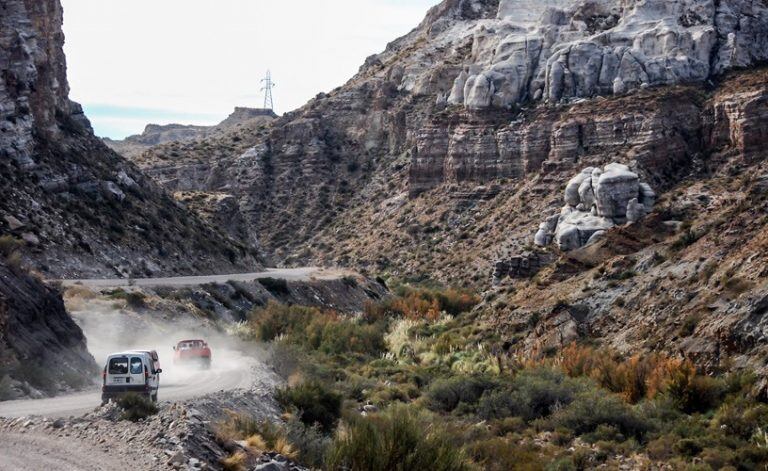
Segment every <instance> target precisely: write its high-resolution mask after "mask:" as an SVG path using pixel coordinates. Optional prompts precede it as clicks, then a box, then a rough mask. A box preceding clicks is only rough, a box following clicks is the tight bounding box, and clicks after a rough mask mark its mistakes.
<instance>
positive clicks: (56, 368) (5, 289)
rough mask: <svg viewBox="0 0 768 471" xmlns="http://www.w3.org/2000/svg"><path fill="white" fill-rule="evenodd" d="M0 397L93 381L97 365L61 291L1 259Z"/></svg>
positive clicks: (42, 392)
mask: <svg viewBox="0 0 768 471" xmlns="http://www.w3.org/2000/svg"><path fill="white" fill-rule="evenodd" d="M0 360H2V361H1V362H0V364H1V365H2V366H0V400H6V399H12V398H14V397H20V396H28V395H32V396H40V395H50V394H55V393H56V392H58V391H62V390H72V389H77V388H82V387H85V386H91V385H93V383H94V382H95V380H96V379H97V378H98V367H97V366H96V362H95V361H94V359H93V357H92V356H91V354H90V353H88V349H87V348H86V342H85V336H84V335H83V332H82V331H81V330H80V327H78V326H77V324H75V322H74V321H73V320H72V318H71V317H70V316H69V314H67V312H66V310H65V309H64V302H63V301H62V299H61V295H60V294H59V293H57V292H56V291H55V290H53V289H51V288H48V287H46V286H45V285H43V284H42V283H41V282H40V281H38V280H36V279H34V278H32V277H31V276H29V275H27V274H25V273H23V272H21V271H19V270H18V269H16V268H13V269H12V268H10V267H8V266H7V265H6V263H5V262H4V261H3V262H0Z"/></svg>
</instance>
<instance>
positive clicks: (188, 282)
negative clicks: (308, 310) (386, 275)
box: [50, 267, 351, 288]
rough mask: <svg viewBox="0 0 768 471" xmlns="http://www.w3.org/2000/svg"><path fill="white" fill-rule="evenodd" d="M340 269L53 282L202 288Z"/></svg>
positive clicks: (330, 275) (330, 274) (318, 275)
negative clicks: (206, 285)
mask: <svg viewBox="0 0 768 471" xmlns="http://www.w3.org/2000/svg"><path fill="white" fill-rule="evenodd" d="M349 274H351V272H345V271H343V270H337V269H327V268H318V267H302V268H267V269H266V270H265V271H261V272H255V273H237V274H232V275H202V276H179V277H171V278H110V279H94V280H50V281H54V282H58V283H61V284H62V285H63V286H66V287H69V286H80V285H81V286H88V287H92V288H119V287H127V286H143V287H147V288H151V287H159V286H198V285H204V284H208V283H226V282H227V281H243V282H247V281H254V280H258V279H259V278H278V279H283V280H287V281H310V280H312V279H317V280H333V279H337V278H341V277H343V276H345V275H349Z"/></svg>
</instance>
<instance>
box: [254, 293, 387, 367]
mask: <svg viewBox="0 0 768 471" xmlns="http://www.w3.org/2000/svg"><path fill="white" fill-rule="evenodd" d="M248 323H249V326H250V329H251V331H252V332H254V334H255V336H256V338H257V339H258V340H262V341H265V342H268V341H272V340H275V339H277V338H283V339H284V340H285V341H286V342H288V343H291V344H295V345H300V346H302V347H304V348H307V349H311V350H319V351H322V352H324V353H329V354H342V353H349V352H354V353H364V354H369V355H373V356H378V355H379V354H380V353H381V352H383V351H384V350H385V349H386V345H385V342H384V334H385V331H386V325H385V324H384V323H381V322H379V323H375V324H368V323H365V322H361V321H359V320H357V319H347V318H343V317H341V316H340V315H339V314H338V313H337V312H335V311H322V310H320V309H317V308H313V307H305V306H287V305H284V304H279V303H269V304H268V305H267V306H266V307H264V308H258V309H256V310H254V311H253V312H252V313H251V315H250V317H249V320H248Z"/></svg>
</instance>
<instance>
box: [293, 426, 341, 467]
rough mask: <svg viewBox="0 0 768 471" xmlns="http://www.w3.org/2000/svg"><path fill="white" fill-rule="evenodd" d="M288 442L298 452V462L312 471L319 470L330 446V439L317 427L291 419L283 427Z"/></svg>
mask: <svg viewBox="0 0 768 471" xmlns="http://www.w3.org/2000/svg"><path fill="white" fill-rule="evenodd" d="M285 435H286V437H287V438H288V441H289V442H290V443H291V444H293V445H294V446H296V448H298V450H299V461H300V462H301V463H302V464H303V465H305V466H310V467H312V468H313V469H321V468H322V466H323V463H324V462H325V456H326V453H327V452H328V448H329V447H330V445H331V442H332V440H331V438H329V437H328V436H327V435H326V434H324V433H323V430H322V429H321V428H320V427H319V426H318V425H312V426H309V425H307V424H305V423H303V422H301V421H299V420H295V419H291V420H289V421H288V423H286V425H285Z"/></svg>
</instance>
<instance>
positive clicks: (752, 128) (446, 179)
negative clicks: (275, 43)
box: [137, 0, 765, 279]
mask: <svg viewBox="0 0 768 471" xmlns="http://www.w3.org/2000/svg"><path fill="white" fill-rule="evenodd" d="M710 6H711V8H710ZM606 9H608V13H606V12H605V10H606ZM713 9H714V10H713ZM763 10H764V6H763V4H762V3H761V2H753V3H750V2H735V1H730V2H729V1H721V2H717V4H709V3H706V2H695V1H687V0H680V1H667V2H650V1H642V2H641V1H625V2H586V1H542V2H524V1H501V2H499V1H492V0H486V1H477V0H475V1H470V0H449V1H444V2H443V3H441V4H440V5H438V6H437V7H435V8H433V9H432V10H431V11H430V13H429V14H428V15H427V18H426V19H425V20H424V22H423V23H422V24H421V25H419V26H418V27H417V28H416V29H415V30H414V31H412V32H411V33H409V34H408V35H407V36H405V37H403V38H400V39H398V40H396V41H394V42H392V43H391V44H390V45H389V46H388V47H387V49H386V50H385V51H384V52H382V53H381V54H378V55H375V56H372V57H370V58H368V60H366V62H365V64H364V65H363V67H362V68H361V69H360V72H359V73H358V74H357V75H356V76H355V77H353V78H352V79H351V80H350V81H349V82H348V83H346V84H345V85H344V86H342V87H339V88H338V89H335V90H333V91H331V92H330V93H327V94H320V95H318V96H317V97H316V98H315V99H313V100H311V101H310V102H309V103H308V104H307V105H306V106H304V107H302V108H301V109H299V110H296V111H294V112H292V113H287V114H286V115H285V116H282V117H281V118H278V119H276V120H275V121H274V122H272V123H271V124H270V126H268V127H267V128H266V129H264V130H253V131H251V132H249V133H243V135H242V136H240V137H241V139H240V140H239V141H238V142H236V143H235V142H233V141H232V140H227V139H221V138H216V139H207V140H205V141H204V143H194V144H192V143H188V144H185V145H183V146H178V147H177V148H174V147H173V146H171V145H163V146H159V147H156V148H154V149H151V150H150V151H148V152H146V153H145V154H144V155H143V156H142V157H141V159H138V160H137V162H139V164H140V165H141V166H142V167H143V168H144V169H145V171H146V172H147V173H148V174H150V175H151V176H152V177H153V178H155V179H156V180H157V181H159V182H161V183H162V184H163V185H165V186H166V187H167V188H171V189H174V190H183V191H184V192H202V193H207V194H213V195H219V194H221V195H231V196H233V197H234V198H235V199H236V200H237V202H238V206H239V210H240V214H241V216H242V220H243V221H244V224H245V227H246V230H247V231H248V232H249V233H250V234H252V235H253V237H256V238H257V239H258V240H259V241H260V242H261V243H262V244H263V245H264V246H265V247H266V248H267V249H268V250H269V251H270V252H271V253H272V254H273V255H274V256H275V259H276V260H281V261H283V262H284V263H290V264H306V263H318V262H328V263H342V264H358V265H362V266H364V267H366V268H370V269H371V270H393V271H398V272H399V271H401V270H402V271H403V272H405V273H408V274H411V273H412V272H414V271H417V272H424V271H427V270H428V268H431V269H435V268H436V270H429V271H432V272H437V273H438V274H437V275H436V276H445V277H446V278H451V277H454V276H455V277H467V275H466V274H462V273H461V270H459V269H458V266H459V265H461V264H464V265H463V266H470V267H471V269H470V270H471V271H473V273H472V274H471V275H469V276H471V277H478V279H479V277H481V276H482V277H483V279H487V273H488V271H489V270H488V266H487V265H488V260H493V259H498V258H499V256H500V255H499V254H496V253H494V250H495V248H494V247H498V246H499V245H502V244H506V241H507V240H514V243H515V244H517V245H520V246H521V247H515V248H514V250H513V251H512V252H513V253H521V250H522V249H523V247H522V246H523V245H525V244H526V243H528V242H530V239H531V231H532V230H533V231H535V227H536V226H537V225H538V224H539V223H540V222H541V218H542V215H546V214H552V213H553V212H554V211H556V210H557V208H558V207H559V206H562V202H561V199H560V198H559V195H560V194H561V191H562V189H561V188H559V185H561V184H562V183H563V182H566V181H567V180H568V179H569V178H570V177H572V176H573V174H574V173H576V172H578V171H579V170H581V169H583V168H585V167H590V166H591V167H603V166H605V165H607V164H609V163H611V162H613V161H621V162H625V163H631V164H632V168H633V169H636V170H635V171H636V172H639V173H640V174H642V175H643V179H644V180H645V181H647V182H648V183H649V184H650V185H652V187H653V188H654V189H656V190H657V191H659V192H664V191H666V190H667V189H668V188H670V187H672V186H674V185H675V184H677V183H678V182H679V181H680V180H681V179H682V178H684V177H685V176H686V175H688V174H689V173H690V172H691V171H692V170H693V169H695V168H700V167H701V165H702V160H705V159H706V157H707V156H708V155H709V153H710V147H711V145H710V142H717V144H716V145H717V146H718V147H728V148H735V147H734V146H737V147H739V148H741V147H743V148H744V149H756V148H758V147H759V146H758V145H757V144H756V142H757V141H759V138H756V137H754V136H758V135H759V133H760V132H761V131H760V129H761V126H762V125H761V124H759V123H761V121H760V118H759V116H760V114H761V113H762V112H763V111H764V106H763V105H762V102H761V101H760V99H759V98H757V96H755V97H752V98H749V100H750V103H751V105H749V106H746V107H745V106H744V105H745V101H744V100H745V99H746V97H745V96H744V95H743V93H746V92H744V91H743V90H739V91H738V92H735V93H736V94H737V95H738V97H736V96H734V97H733V98H730V99H732V100H733V102H732V103H731V104H730V105H728V104H726V101H727V100H728V99H729V98H727V97H726V95H725V94H722V95H718V96H717V97H713V94H712V89H716V88H717V87H718V83H717V82H719V81H720V80H722V76H721V75H718V74H719V73H720V72H721V71H724V70H727V69H728V68H729V67H731V66H732V65H734V64H736V61H733V62H730V63H728V62H727V61H725V60H724V59H719V58H718V57H720V56H721V55H722V56H723V57H725V56H724V55H723V54H720V52H719V51H725V50H728V51H730V57H733V58H736V57H738V58H740V59H739V61H741V62H743V63H744V64H750V63H752V61H756V60H758V59H759V58H760V57H762V56H761V54H763V53H764V51H765V48H763V38H762V32H763V31H765V28H762V27H760V25H761V24H762V23H761V22H762V18H763V15H764V13H763ZM713 11H714V12H715V13H713ZM729 11H730V14H729V13H728V12H729ZM717 12H719V13H717ZM614 15H615V16H614ZM707 15H709V16H707ZM726 18H732V19H736V23H737V24H738V25H739V26H738V27H726V23H727V22H726V21H725V19H726ZM729 24H731V25H733V22H731V23H729ZM584 25H586V28H585V27H584ZM713 28H714V29H713ZM728 28H731V29H728ZM669 31H672V33H674V34H672V33H669V34H667V32H669ZM662 32H664V34H661V33H662ZM721 32H722V34H724V35H725V36H722V37H720V36H718V34H720V33H721ZM729 32H733V33H734V36H733V37H732V41H731V42H730V43H728V44H730V46H729V45H728V44H726V43H727V38H728V34H730V33H729ZM545 33H546V34H545ZM656 33H659V34H658V35H657V34H656ZM537 35H538V36H537ZM539 36H540V37H539ZM520 37H523V38H525V37H528V38H530V40H529V41H528V42H527V43H525V42H523V43H522V44H523V45H525V44H527V46H528V49H525V48H524V49H523V50H522V52H520V51H518V52H515V51H517V49H515V48H517V47H520V43H519V42H517V41H518V39H519V38H520ZM709 37H712V38H713V39H712V41H711V44H710V43H708V42H706V41H705V39H706V38H709ZM536 38H539V39H536ZM630 39H631V40H630ZM636 39H637V41H635V40H636ZM537 41H538V43H537ZM544 43H546V46H547V48H548V49H547V51H549V52H547V53H546V54H545V52H546V51H545V50H544ZM593 43H594V44H597V45H598V46H599V47H597V48H596V50H599V52H600V54H599V55H597V56H595V57H599V58H600V61H598V60H597V59H595V60H592V59H591V56H589V57H587V62H590V61H591V63H592V64H593V65H594V67H592V66H590V67H592V68H590V69H589V70H596V71H597V73H598V80H597V81H596V82H595V85H594V86H593V85H590V86H588V87H586V88H585V87H584V86H582V85H579V84H581V83H582V82H583V83H587V82H589V83H592V79H591V78H589V77H588V76H587V75H584V73H586V72H584V70H586V69H584V68H583V67H582V66H581V65H579V64H581V63H582V62H583V61H581V59H579V58H580V57H582V56H583V53H582V52H583V51H582V49H589V48H592V46H590V45H589V44H593ZM537 44H541V45H542V48H541V49H542V51H543V52H542V53H541V54H540V55H541V58H542V59H541V61H540V62H537V64H538V65H537V66H536V67H535V68H533V67H531V68H529V69H530V70H526V72H525V74H527V75H526V76H525V77H523V79H521V80H519V82H520V83H521V84H522V88H520V90H519V92H515V93H512V92H510V90H511V88H510V87H511V86H510V84H511V83H513V82H515V81H516V80H518V79H517V78H515V77H522V76H521V75H519V74H518V72H516V71H515V70H517V69H514V68H506V69H503V70H502V68H500V69H498V70H497V72H498V73H499V74H501V75H503V77H502V78H499V80H500V83H499V84H498V85H499V88H496V85H493V87H494V92H493V93H491V92H490V90H491V89H490V88H488V89H487V93H486V94H487V95H488V96H489V97H490V98H489V100H490V101H489V103H490V104H489V105H488V106H483V107H474V106H464V105H466V103H465V101H466V100H464V99H462V100H457V99H456V97H457V94H460V93H461V91H463V90H464V89H465V88H466V87H457V86H455V85H456V83H455V82H456V78H457V77H459V76H462V75H464V76H465V77H466V79H467V80H469V78H470V77H472V76H473V75H475V76H477V75H479V74H481V73H483V72H484V71H488V70H491V69H492V68H493V67H494V66H495V65H496V64H501V63H505V64H507V62H505V61H515V60H518V59H519V58H523V59H525V60H528V59H526V57H528V56H526V54H528V55H529V56H530V55H532V52H533V51H534V50H535V49H536V47H537ZM705 46H706V47H709V49H707V51H708V52H707V53H706V54H705V53H703V52H702V51H700V50H699V48H700V47H705ZM710 46H711V47H710ZM706 47H705V49H706ZM716 50H717V51H718V52H717V54H715V51H716ZM569 51H572V52H569ZM640 52H642V54H641V53H640ZM547 54H549V55H547ZM564 55H565V56H564ZM604 55H605V57H604ZM613 55H616V60H617V61H618V60H619V59H621V60H622V61H623V63H626V64H628V65H626V66H625V67H624V68H622V67H621V64H622V62H619V63H618V65H617V66H616V67H614V68H610V70H611V71H614V72H615V73H616V74H617V75H615V76H610V79H606V81H605V82H604V83H606V84H608V85H607V86H606V87H605V88H601V87H602V85H600V84H601V82H600V81H599V74H600V73H601V71H602V70H603V67H602V65H601V61H603V60H605V63H606V67H608V66H609V65H610V64H609V63H610V62H611V60H612V59H610V58H609V56H610V57H613ZM566 56H567V57H568V59H567V60H566V59H563V60H564V61H565V62H562V61H561V62H562V64H565V65H567V66H568V67H569V69H568V70H567V71H564V72H563V81H562V83H561V84H560V85H556V83H555V81H553V80H554V79H553V78H552V77H550V78H552V79H551V80H550V79H548V78H547V77H548V76H553V77H554V75H557V74H554V73H552V70H556V69H557V67H560V66H557V67H555V66H552V67H553V68H551V70H550V69H547V67H546V64H547V63H548V62H549V59H550V58H555V59H557V58H560V57H566ZM619 56H620V57H619ZM537 57H538V56H537ZM630 57H634V58H635V59H636V60H637V61H638V62H637V63H638V64H640V65H637V67H635V65H633V64H635V63H634V62H631V61H630ZM577 59H579V60H577ZM697 61H698V62H697ZM553 62H555V60H554V59H553ZM699 62H701V63H702V64H704V63H705V62H706V64H705V65H701V64H699ZM562 64H561V65H562ZM715 64H717V67H715ZM507 65H508V64H507ZM662 65H663V67H662ZM683 65H684V66H685V67H683ZM570 67H572V68H573V70H571V69H570ZM611 67H612V66H611ZM643 67H645V68H646V70H645V71H644V73H645V74H650V75H651V76H653V77H656V78H654V79H653V80H651V79H650V78H649V79H648V80H647V81H645V79H644V78H643V77H641V80H639V81H637V83H636V84H635V85H636V86H635V85H632V84H633V83H634V82H632V80H630V79H629V78H627V82H630V85H627V86H626V89H625V90H624V91H623V92H622V93H619V94H614V93H613V81H614V79H615V78H616V77H618V76H619V74H622V73H624V72H626V73H627V74H629V73H630V72H631V71H633V70H635V71H636V70H640V69H642V68H643ZM662 69H663V70H662ZM606 70H608V69H606ZM705 70H706V74H705V75H701V76H697V77H698V78H696V79H695V80H694V79H693V78H692V77H694V75H695V74H693V72H690V71H694V72H696V73H698V72H700V71H701V72H702V74H704V71H705ZM654 71H656V72H654ZM686 71H688V72H686ZM502 72H504V73H502ZM582 72H583V73H582ZM657 72H658V73H657ZM689 72H690V73H689ZM606 73H607V72H606ZM612 73H613V72H612ZM505 74H506V75H505ZM516 74H518V75H516ZM525 74H524V75H525ZM654 74H656V75H654ZM686 74H688V75H686ZM641 75H642V74H641ZM500 77H501V76H500ZM621 77H629V75H626V76H625V75H621ZM539 78H540V80H539ZM494 80H496V79H494ZM537 80H539V81H537ZM569 80H570V82H568V81H569ZM623 80H624V78H622V81H623ZM691 80H693V82H692V83H689V82H690V81H691ZM696 80H699V81H696ZM701 80H703V81H704V83H707V81H708V80H713V83H712V84H708V85H707V87H712V88H710V89H705V88H704V87H703V84H702V82H701ZM501 82H504V84H502V83H501ZM507 82H509V83H507ZM569 83H570V85H568V84H569ZM535 84H539V85H538V86H539V87H540V89H541V90H542V93H541V99H540V100H534V98H535V97H534V95H536V93H535V88H534V85H535ZM662 84H667V85H664V86H661V85H662ZM656 85H658V86H656ZM541 87H543V88H541ZM548 87H549V88H548ZM557 87H560V88H561V89H562V90H564V91H563V92H562V94H561V95H560V96H559V98H557V99H549V100H548V101H546V100H545V99H546V98H550V95H549V93H550V92H547V93H548V94H547V95H545V94H544V92H545V91H547V90H551V89H554V88H557ZM633 87H634V88H637V89H636V90H635V89H634V88H633ZM470 88H472V90H476V89H477V90H478V92H477V93H480V92H481V91H482V90H480V89H478V88H477V87H475V86H473V87H470ZM737 88H738V87H737ZM569 90H572V91H569ZM584 90H587V91H589V93H587V92H586V91H584ZM734 90H735V89H734ZM618 91H621V90H618ZM755 93H758V94H762V93H763V92H762V91H761V92H755ZM471 94H472V93H467V94H466V96H470V95H471ZM512 95H517V98H516V99H515V101H510V100H511V98H509V97H511V96H512ZM598 95H605V96H598ZM577 97H581V98H577ZM502 98H503V99H502ZM564 98H565V99H564ZM570 98H574V99H570ZM587 98H589V99H587ZM511 104H516V106H510V105H511ZM518 105H519V106H518ZM742 112H744V113H748V114H749V116H750V118H746V117H745V116H741V115H740V114H739V113H742ZM726 129H727V130H728V131H726ZM730 129H734V130H736V131H734V133H733V134H732V133H731V132H730ZM738 129H743V130H744V132H746V133H747V134H744V135H743V136H740V134H739V131H738ZM747 135H749V136H752V137H747ZM735 141H740V142H741V143H742V144H738V145H736V144H735ZM205 144H207V146H206V145H205ZM174 152H175V153H176V154H177V156H174V155H173V154H174ZM734 152H741V151H738V150H735V151H734ZM744 152H745V153H748V151H746V150H745V151H744ZM502 208H503V209H502ZM523 208H524V209H523ZM625 209H626V208H625ZM227 211H229V209H227ZM438 234H439V235H438ZM523 240H524V241H525V242H522V241H523ZM459 251H461V252H462V253H464V254H471V255H467V257H461V256H459V255H457V252H459ZM464 258H469V259H471V260H464ZM458 259H461V262H459V261H458ZM480 260H482V261H480ZM479 273H482V275H480V274H479Z"/></svg>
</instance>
